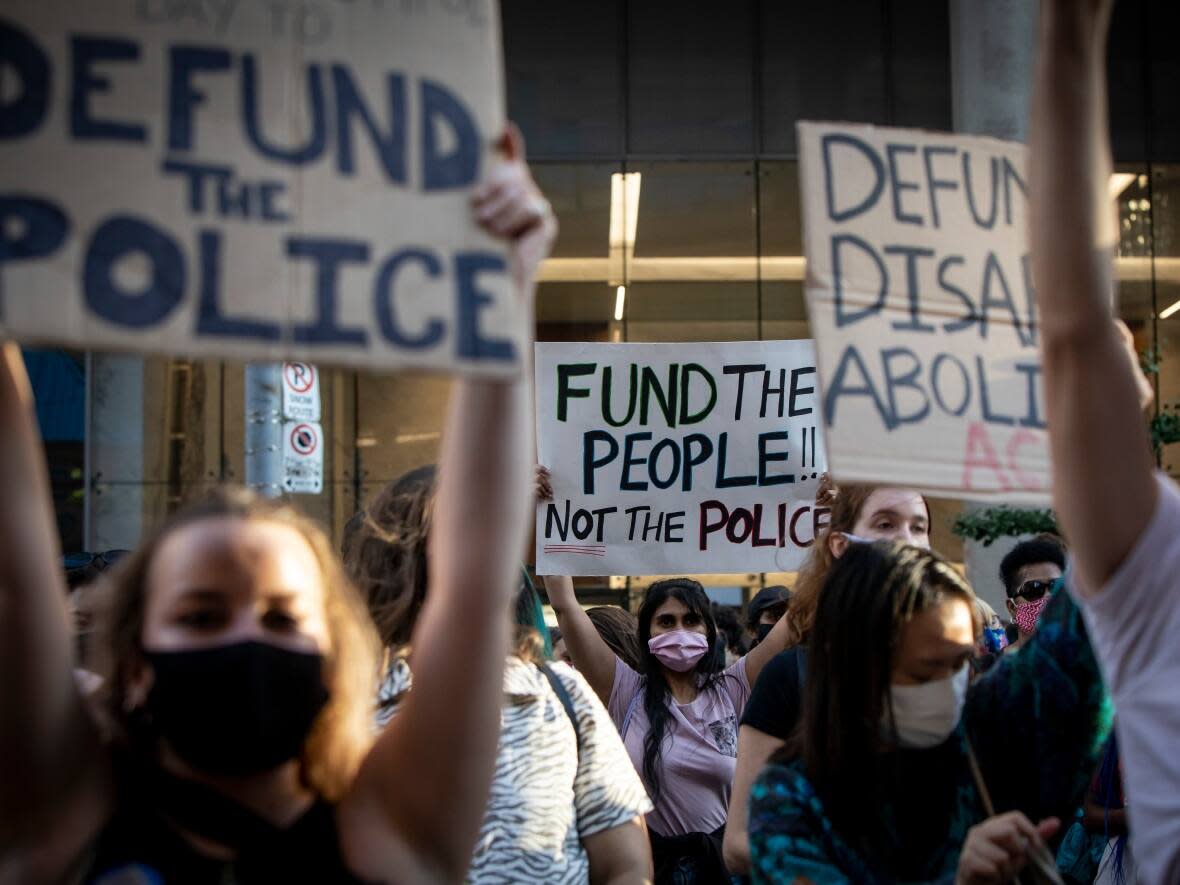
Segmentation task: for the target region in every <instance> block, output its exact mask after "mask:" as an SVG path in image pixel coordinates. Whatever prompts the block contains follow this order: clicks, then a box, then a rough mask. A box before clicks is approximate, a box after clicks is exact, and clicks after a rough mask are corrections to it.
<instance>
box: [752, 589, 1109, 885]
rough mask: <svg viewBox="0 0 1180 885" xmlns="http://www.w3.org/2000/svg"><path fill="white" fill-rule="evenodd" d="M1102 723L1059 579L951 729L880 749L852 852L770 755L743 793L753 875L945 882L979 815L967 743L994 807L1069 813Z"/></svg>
mask: <svg viewBox="0 0 1180 885" xmlns="http://www.w3.org/2000/svg"><path fill="white" fill-rule="evenodd" d="M1109 729H1110V706H1109V703H1108V701H1107V698H1106V693H1105V689H1104V687H1103V684H1102V677H1101V674H1100V672H1099V669H1098V664H1097V661H1096V660H1095V657H1094V653H1093V650H1092V649H1091V647H1090V641H1089V638H1088V637H1087V635H1086V630H1085V627H1084V625H1083V623H1082V618H1081V613H1080V611H1079V610H1078V608H1077V607H1076V606H1075V605H1074V602H1073V600H1072V599H1071V597H1070V595H1069V594H1068V593H1066V592H1064V590H1061V589H1059V590H1058V592H1056V593H1055V594H1054V597H1053V599H1052V600H1051V601H1050V603H1049V604H1048V605H1047V606H1046V607H1045V610H1044V612H1043V613H1042V615H1041V619H1040V622H1039V624H1038V627H1037V632H1036V633H1035V634H1034V635H1033V636H1032V637H1031V638H1030V639H1029V640H1028V641H1027V642H1026V643H1025V645H1024V646H1023V647H1022V648H1021V649H1020V650H1018V651H1016V652H1012V653H1010V654H1007V655H1004V656H1003V658H1002V659H1001V660H1000V661H999V662H998V663H997V664H996V665H995V666H994V667H993V668H992V669H991V670H990V671H988V672H987V673H986V674H985V675H984V676H982V677H981V678H980V679H979V680H977V681H976V682H975V683H974V684H973V685H972V686H971V689H970V692H969V693H968V696H967V703H966V707H965V709H964V714H963V718H962V720H960V723H959V726H958V729H957V730H956V731H955V733H954V734H953V735H952V736H951V738H950V739H949V740H947V741H946V743H944V744H942V745H941V746H940V747H937V748H935V749H932V750H901V751H897V752H896V753H894V754H891V756H893V757H894V758H892V759H891V760H890V764H891V770H890V776H889V778H888V779H886V780H885V781H884V784H883V786H882V787H881V788H876V789H875V788H874V787H873V785H866V789H865V801H866V802H870V803H873V805H874V806H875V807H877V808H878V809H879V812H878V813H877V814H876V815H875V819H876V820H878V821H879V824H880V830H879V832H877V833H875V834H874V840H873V842H874V844H876V845H880V846H885V847H884V848H882V849H880V850H879V851H878V854H879V855H880V856H871V857H870V856H863V854H862V853H861V852H859V851H856V850H854V849H853V847H852V846H851V845H849V844H848V842H847V841H845V839H843V838H842V837H841V835H840V834H839V833H838V832H836V831H835V829H834V828H833V826H832V823H831V821H830V819H829V818H828V816H827V815H826V814H825V812H824V807H823V802H822V801H821V800H820V798H819V796H817V795H816V793H815V790H814V789H813V788H812V786H811V784H810V783H809V782H808V780H807V778H806V776H805V775H804V773H803V771H802V765H801V763H800V762H799V761H798V760H796V761H793V762H790V763H786V764H780V763H772V764H771V765H769V766H767V768H766V769H764V770H763V772H762V774H761V775H760V777H759V778H758V780H757V781H756V782H755V784H754V788H753V790H752V792H751V795H750V827H749V829H750V849H751V856H752V866H751V875H752V878H753V881H754V882H756V883H788V882H794V881H796V880H797V879H801V878H802V879H806V880H808V881H810V882H813V883H815V885H826V883H834V882H858V883H861V882H863V883H894V882H948V883H949V882H952V881H953V880H954V876H955V872H956V869H957V867H958V862H959V852H960V851H961V850H962V846H963V842H964V840H965V839H966V836H967V831H968V829H970V828H971V827H972V826H974V825H975V824H977V823H979V822H980V821H982V820H983V819H984V817H985V814H984V810H983V803H982V801H981V799H980V796H979V791H978V789H977V788H976V786H975V783H974V780H973V779H972V776H971V770H970V766H969V763H968V761H967V738H968V736H970V741H971V745H972V746H973V747H974V749H975V753H976V756H977V758H978V760H979V765H980V769H981V770H982V772H983V778H984V782H985V784H986V785H987V788H988V791H989V792H990V794H991V798H992V801H993V803H994V804H995V808H996V811H997V813H1003V812H1005V811H1011V810H1020V811H1023V812H1024V813H1025V814H1026V815H1027V816H1028V817H1029V818H1030V819H1031V820H1033V821H1039V820H1042V819H1044V818H1046V817H1050V816H1056V817H1060V818H1061V819H1062V820H1063V821H1069V820H1071V819H1072V818H1073V816H1074V811H1075V810H1076V808H1077V807H1078V805H1080V804H1081V801H1082V798H1083V795H1084V792H1085V789H1086V785H1087V784H1088V782H1089V779H1090V775H1091V774H1092V773H1093V771H1094V767H1095V765H1096V764H1097V761H1098V757H1099V754H1100V752H1101V748H1102V744H1103V742H1104V740H1105V739H1106V735H1107V734H1108V732H1109Z"/></svg>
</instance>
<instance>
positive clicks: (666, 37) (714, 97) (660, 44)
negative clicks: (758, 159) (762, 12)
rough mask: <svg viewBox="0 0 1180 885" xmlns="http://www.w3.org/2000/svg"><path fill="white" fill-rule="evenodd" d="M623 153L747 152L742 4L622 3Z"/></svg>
mask: <svg viewBox="0 0 1180 885" xmlns="http://www.w3.org/2000/svg"><path fill="white" fill-rule="evenodd" d="M628 10H629V22H628V35H629V37H628V39H629V42H630V59H629V65H630V73H629V79H630V83H629V124H630V138H629V141H630V144H629V149H630V150H631V151H633V152H637V153H660V154H697V153H722V152H727V151H730V152H740V153H752V152H753V150H754V135H753V133H754V128H753V107H754V103H753V84H752V80H753V72H752V68H753V52H752V39H753V21H752V3H751V2H750V0H732V2H730V3H726V4H724V5H715V4H712V3H692V2H690V3H686V2H684V0H634V2H631V3H630V4H628Z"/></svg>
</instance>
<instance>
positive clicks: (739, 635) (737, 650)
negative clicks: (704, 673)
mask: <svg viewBox="0 0 1180 885" xmlns="http://www.w3.org/2000/svg"><path fill="white" fill-rule="evenodd" d="M711 607H712V609H713V621H714V622H715V623H716V624H717V640H718V645H719V646H720V653H721V656H720V657H719V658H718V661H719V662H721V663H722V666H721V669H722V670H724V669H725V668H726V667H728V666H729V665H730V664H733V663H736V661H737V659H738V658H740V657H741V656H742V655H744V654H746V652H748V651H749V650H750V647H749V643H747V642H746V637H745V632H746V631H745V630H744V629H742V622H741V619H740V618H738V615H737V611H736V610H735V609H734V608H732V607H731V606H728V605H721V604H720V603H718V602H714V603H711ZM767 632H769V631H767Z"/></svg>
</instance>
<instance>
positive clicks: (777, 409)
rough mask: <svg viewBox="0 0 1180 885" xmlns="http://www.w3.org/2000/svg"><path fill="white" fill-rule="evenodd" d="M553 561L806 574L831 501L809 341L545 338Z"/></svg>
mask: <svg viewBox="0 0 1180 885" xmlns="http://www.w3.org/2000/svg"><path fill="white" fill-rule="evenodd" d="M536 381H537V449H538V456H539V458H540V460H541V463H542V464H544V465H545V466H546V467H548V468H549V470H550V472H551V473H552V482H553V492H554V499H553V500H552V501H551V502H543V503H542V504H541V505H540V506H539V507H538V510H537V571H538V573H539V574H569V575H638V574H670V573H677V574H700V573H727V572H728V573H743V572H762V571H791V570H793V569H795V568H797V567H798V566H799V565H800V564H801V563H802V561H803V557H804V556H805V555H806V552H807V549H808V548H809V547H810V546H811V545H812V543H813V539H814V537H815V535H816V533H817V531H818V530H819V529H822V527H823V526H824V525H826V524H827V513H828V511H827V509H826V508H820V509H818V510H817V508H815V506H814V503H815V492H816V488H817V486H818V484H819V483H818V481H819V476H820V474H821V473H823V471H824V470H825V469H826V460H825V458H824V447H823V437H822V434H821V433H820V432H819V430H818V428H817V424H818V422H819V399H818V396H817V394H816V383H815V357H814V350H813V348H812V344H811V342H810V341H747V342H733V343H725V344H693V345H691V346H687V345H684V344H538V345H537V346H536Z"/></svg>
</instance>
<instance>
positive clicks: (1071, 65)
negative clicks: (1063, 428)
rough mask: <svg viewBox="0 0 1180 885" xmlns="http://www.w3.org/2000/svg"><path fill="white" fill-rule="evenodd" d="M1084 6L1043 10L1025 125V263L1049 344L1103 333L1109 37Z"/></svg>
mask: <svg viewBox="0 0 1180 885" xmlns="http://www.w3.org/2000/svg"><path fill="white" fill-rule="evenodd" d="M1083 5H1084V4H1081V3H1077V2H1068V3H1067V2H1063V0H1046V2H1044V3H1043V4H1042V14H1041V41H1040V52H1039V54H1038V57H1037V64H1036V83H1035V88H1034V91H1033V113H1032V121H1031V125H1030V139H1029V141H1030V157H1029V163H1030V172H1029V186H1030V189H1031V203H1030V212H1031V223H1032V228H1031V235H1032V263H1033V273H1034V278H1035V281H1036V288H1037V298H1038V301H1039V303H1040V306H1041V323H1042V330H1043V334H1044V336H1045V338H1046V342H1047V343H1050V342H1052V341H1053V339H1055V338H1059V337H1063V336H1067V335H1071V334H1077V333H1079V332H1080V333H1082V334H1087V333H1088V334H1095V333H1105V331H1106V328H1107V326H1108V325H1109V319H1110V316H1111V300H1110V299H1111V295H1112V287H1113V283H1112V267H1111V260H1110V259H1111V254H1112V253H1111V250H1112V248H1113V246H1114V225H1113V220H1114V218H1113V212H1112V206H1111V201H1110V198H1109V193H1108V188H1107V181H1108V180H1109V178H1110V173H1111V160H1110V147H1109V142H1108V138H1107V113H1106V84H1105V79H1104V77H1105V70H1104V61H1105V45H1106V39H1105V35H1106V28H1105V24H1104V23H1103V22H1102V20H1101V17H1100V16H1098V15H1097V14H1091V15H1086V14H1085V13H1083V12H1080V11H1079V10H1081V8H1082V6H1083Z"/></svg>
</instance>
